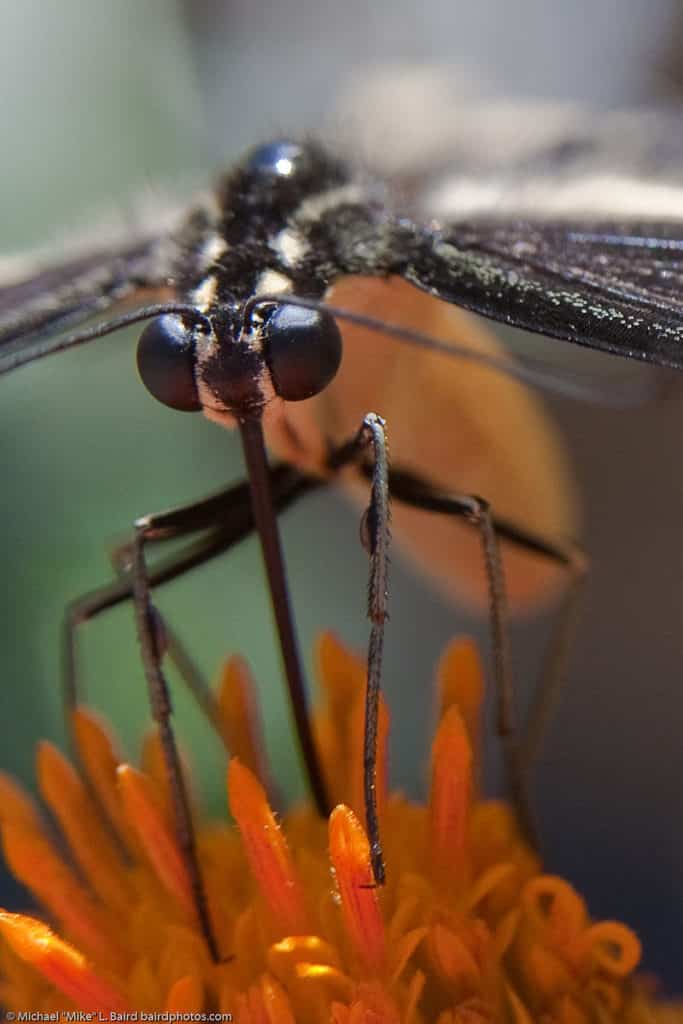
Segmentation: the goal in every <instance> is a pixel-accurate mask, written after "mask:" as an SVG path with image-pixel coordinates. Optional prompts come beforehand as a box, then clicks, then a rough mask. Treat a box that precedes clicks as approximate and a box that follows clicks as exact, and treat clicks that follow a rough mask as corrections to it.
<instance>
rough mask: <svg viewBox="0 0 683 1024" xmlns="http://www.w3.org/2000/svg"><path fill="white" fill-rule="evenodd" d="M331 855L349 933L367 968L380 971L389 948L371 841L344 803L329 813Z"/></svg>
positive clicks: (345, 923)
mask: <svg viewBox="0 0 683 1024" xmlns="http://www.w3.org/2000/svg"><path fill="white" fill-rule="evenodd" d="M330 857H331V860H332V865H333V867H334V871H335V876H336V880H337V887H338V890H339V895H340V897H341V909H342V914H343V917H344V925H345V928H346V934H347V935H348V937H349V939H350V942H351V945H352V947H353V949H354V951H355V952H356V953H357V955H358V956H359V958H360V960H361V961H362V962H363V964H364V965H365V967H366V968H367V969H369V970H370V971H371V972H373V973H379V972H380V971H381V970H382V968H383V967H384V964H385V958H386V947H385V938H384V922H383V921H382V914H381V912H380V907H379V900H378V897H377V887H376V885H375V878H374V875H373V873H372V866H371V863H370V844H369V842H368V838H367V836H366V834H365V830H364V829H363V826H362V825H361V823H360V822H359V821H358V819H357V818H356V816H355V814H354V813H353V811H351V810H350V809H349V808H348V807H345V806H344V805H343V804H339V806H337V807H335V809H334V810H333V811H332V814H331V815H330Z"/></svg>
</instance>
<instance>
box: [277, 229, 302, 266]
mask: <svg viewBox="0 0 683 1024" xmlns="http://www.w3.org/2000/svg"><path fill="white" fill-rule="evenodd" d="M273 249H274V250H275V252H276V253H277V254H278V256H279V257H280V259H281V260H282V262H283V263H285V264H286V265H287V266H288V267H292V266H296V264H297V263H298V262H299V261H300V260H301V259H303V257H304V256H305V255H306V253H307V252H308V243H307V242H306V239H305V238H304V237H303V236H302V235H301V234H300V232H299V231H297V230H296V228H283V229H282V231H281V232H280V233H279V234H278V235H277V237H276V238H275V241H274V242H273Z"/></svg>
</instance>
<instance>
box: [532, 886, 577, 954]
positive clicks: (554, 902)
mask: <svg viewBox="0 0 683 1024" xmlns="http://www.w3.org/2000/svg"><path fill="white" fill-rule="evenodd" d="M521 904H522V908H523V910H524V912H525V914H526V916H527V920H528V921H529V923H530V924H531V925H532V927H533V928H534V929H536V931H537V932H538V934H539V936H540V937H541V939H542V941H543V942H545V943H546V944H547V945H549V946H552V947H553V948H554V949H557V950H558V951H560V950H561V951H563V952H565V953H568V952H571V951H573V949H574V948H575V944H576V942H577V940H578V939H579V937H580V935H581V933H582V931H583V929H584V927H585V925H586V923H587V921H588V913H587V911H586V904H585V903H584V901H583V900H582V899H581V897H580V896H579V894H578V893H577V892H576V890H575V889H574V888H573V887H572V886H571V885H570V884H569V882H565V880H564V879H563V878H558V877H557V876H556V875H540V876H539V877H538V878H532V879H531V880H530V881H529V882H527V883H526V885H525V886H524V889H523V890H522V897H521Z"/></svg>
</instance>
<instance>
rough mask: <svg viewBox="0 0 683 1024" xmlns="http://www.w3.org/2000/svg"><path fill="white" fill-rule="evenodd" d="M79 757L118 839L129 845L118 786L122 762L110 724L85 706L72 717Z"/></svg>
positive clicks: (78, 709) (77, 709) (79, 708)
mask: <svg viewBox="0 0 683 1024" xmlns="http://www.w3.org/2000/svg"><path fill="white" fill-rule="evenodd" d="M71 721H72V725H73V730H74V737H75V740H76V747H77V749H78V757H79V760H80V763H81V764H82V765H83V768H84V770H85V774H86V776H87V778H88V781H89V782H90V783H91V784H92V787H93V789H94V790H95V794H96V795H97V799H98V800H99V802H100V805H101V807H102V808H103V809H104V811H105V813H106V815H107V817H108V818H109V821H110V822H111V824H112V825H113V826H114V828H115V830H116V832H117V834H118V836H119V837H120V838H121V839H122V840H123V841H124V842H126V841H127V839H128V838H129V832H128V826H127V824H126V821H125V818H124V816H123V813H122V810H121V799H120V797H119V792H118V786H117V783H116V769H117V767H118V766H119V764H120V763H121V761H123V757H122V756H121V754H120V752H119V749H118V745H117V743H116V742H115V740H114V738H113V737H112V735H111V733H110V730H109V727H108V725H105V723H104V722H103V721H102V720H101V719H100V718H99V716H98V715H96V714H95V712H94V711H91V710H90V709H89V708H86V707H78V708H76V710H75V711H74V713H73V715H72V719H71Z"/></svg>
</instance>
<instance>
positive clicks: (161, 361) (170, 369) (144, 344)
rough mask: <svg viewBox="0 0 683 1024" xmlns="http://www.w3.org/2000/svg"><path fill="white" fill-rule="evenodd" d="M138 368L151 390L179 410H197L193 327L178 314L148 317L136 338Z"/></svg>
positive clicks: (172, 407) (143, 380)
mask: <svg viewBox="0 0 683 1024" xmlns="http://www.w3.org/2000/svg"><path fill="white" fill-rule="evenodd" d="M137 361H138V372H139V374H140V377H141V378H142V383H143V384H144V385H145V387H146V388H147V390H148V391H149V392H150V394H152V395H154V397H155V398H156V399H157V400H158V401H159V402H162V403H163V404H164V405H168V406H170V407H171V409H179V410H180V411H181V412H197V411H199V410H200V409H201V407H202V406H201V402H200V401H199V395H198V393H197V385H196V382H195V377H194V338H193V329H192V328H191V327H188V326H187V325H186V324H185V323H184V322H183V320H182V318H181V317H179V316H174V315H173V314H166V315H165V316H158V317H156V318H155V319H154V320H151V321H150V322H149V323H148V324H147V326H146V327H145V329H144V331H143V332H142V334H141V335H140V340H139V341H138V354H137Z"/></svg>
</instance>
